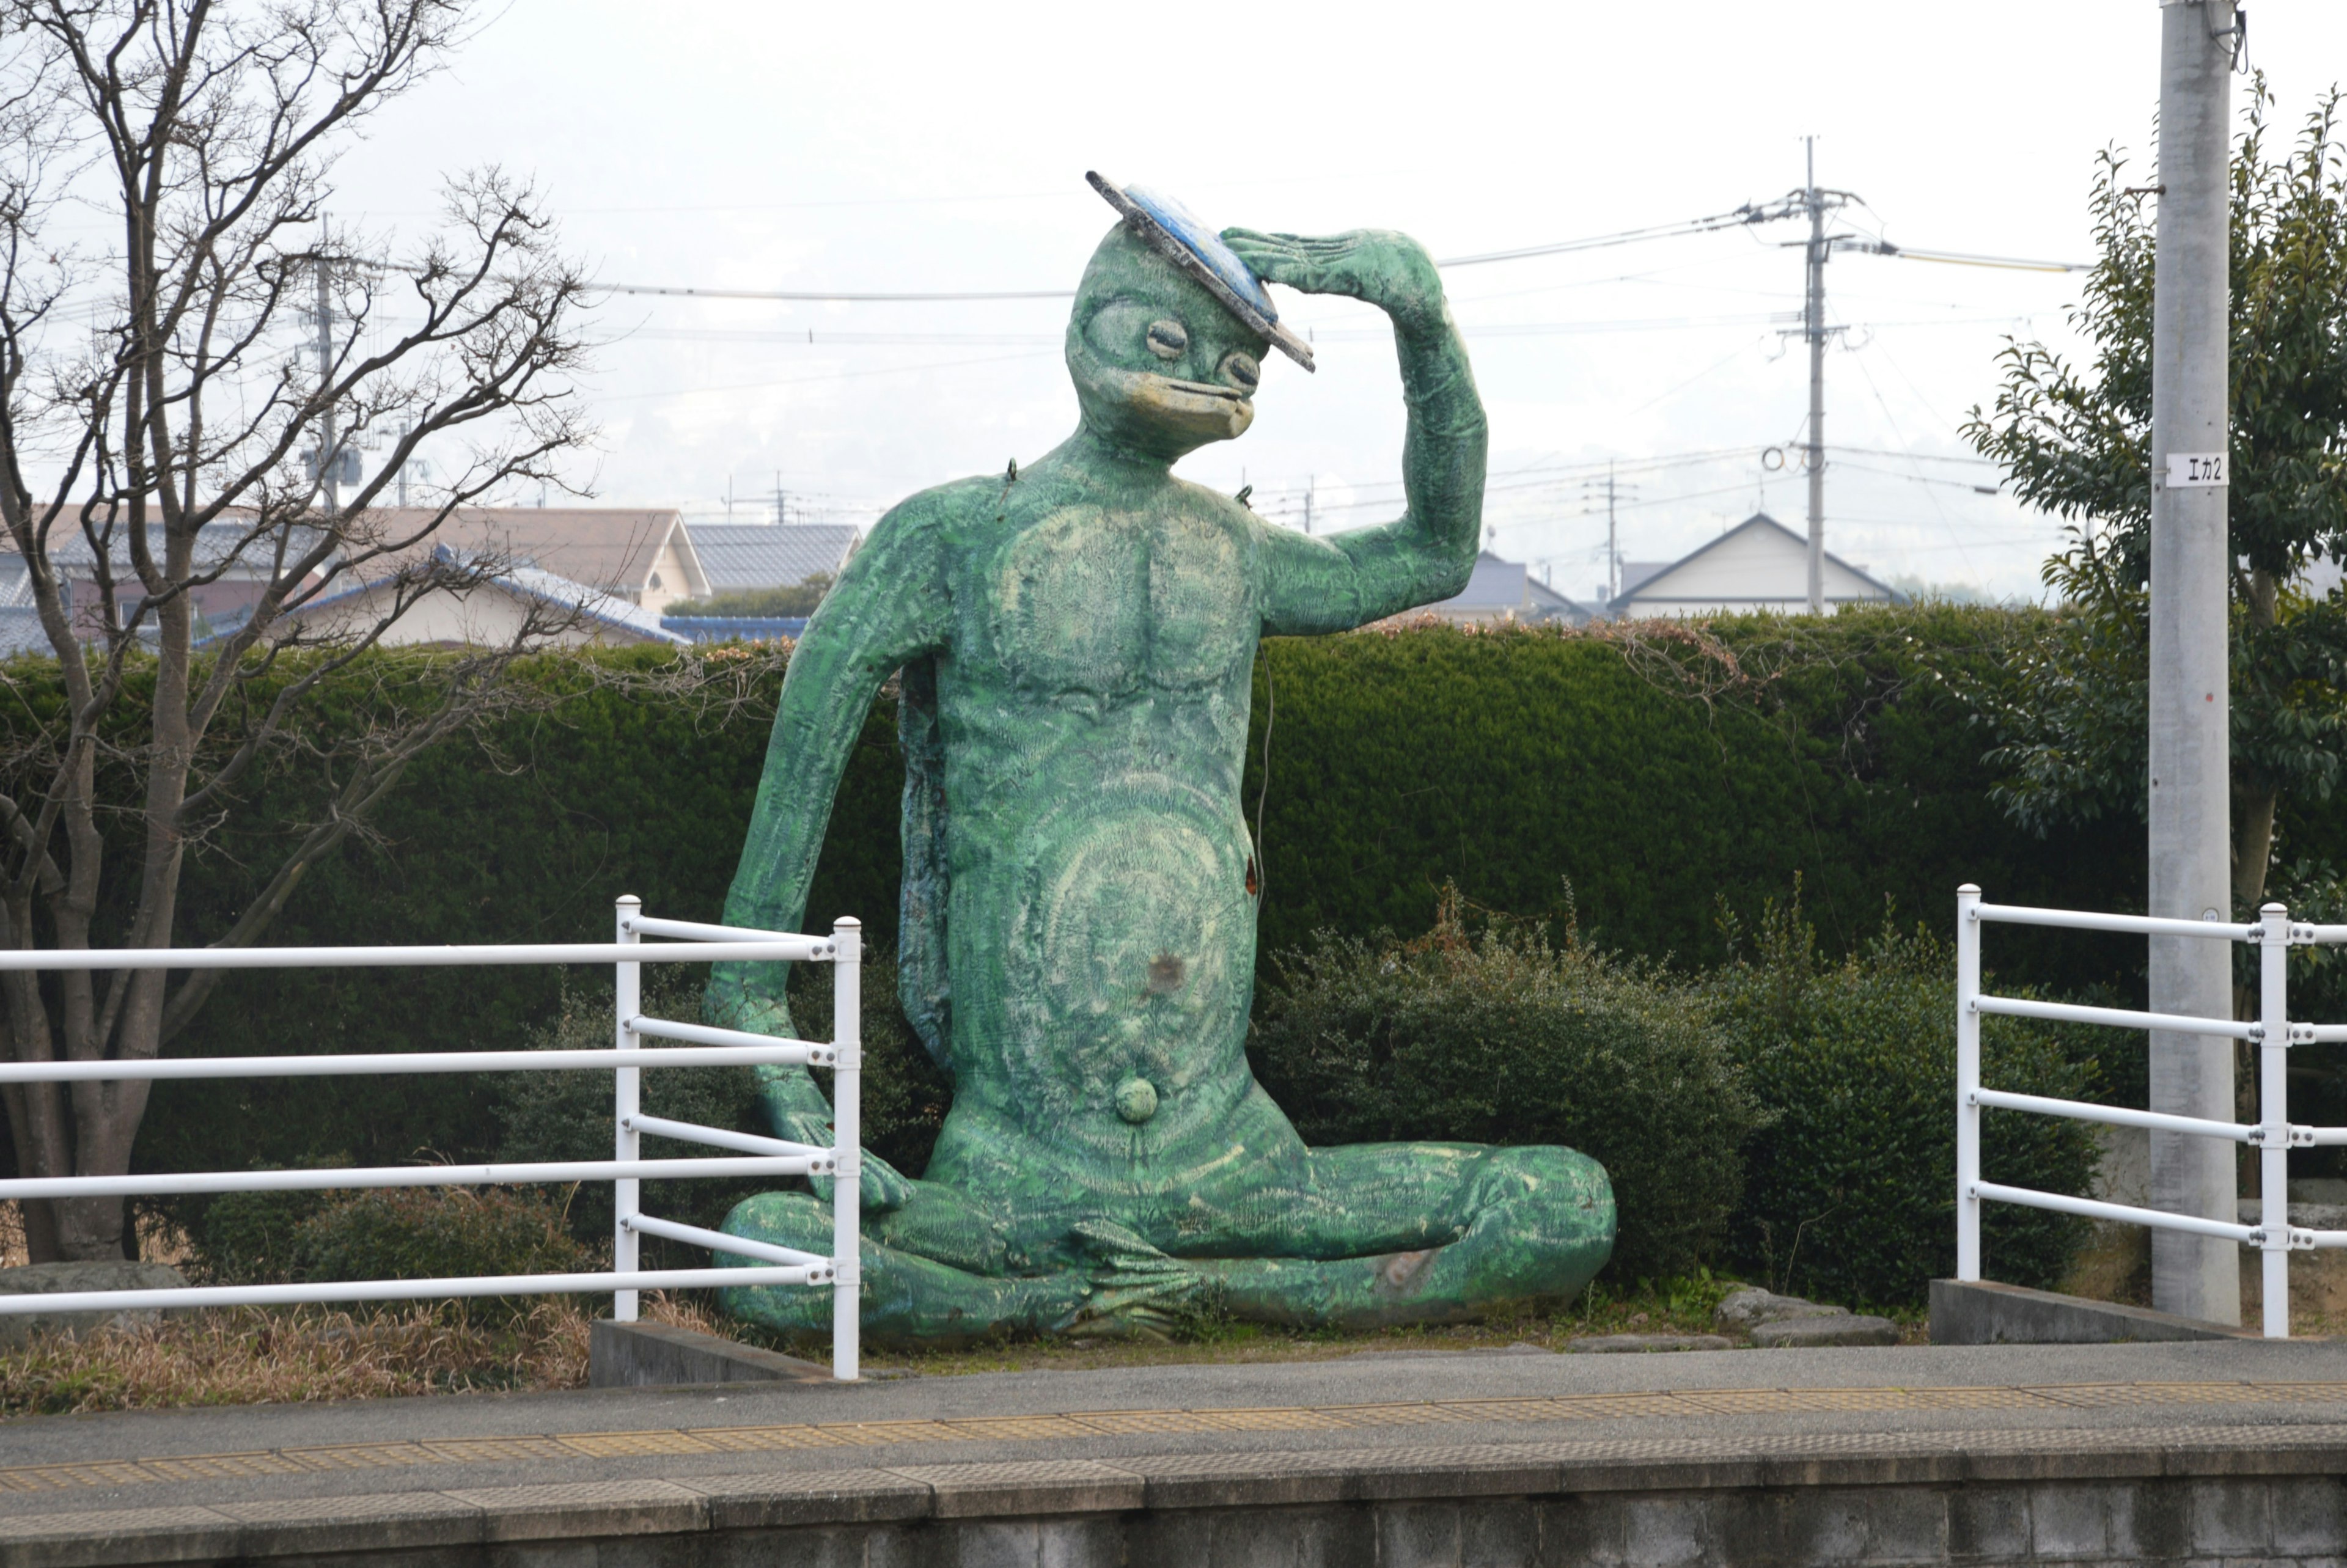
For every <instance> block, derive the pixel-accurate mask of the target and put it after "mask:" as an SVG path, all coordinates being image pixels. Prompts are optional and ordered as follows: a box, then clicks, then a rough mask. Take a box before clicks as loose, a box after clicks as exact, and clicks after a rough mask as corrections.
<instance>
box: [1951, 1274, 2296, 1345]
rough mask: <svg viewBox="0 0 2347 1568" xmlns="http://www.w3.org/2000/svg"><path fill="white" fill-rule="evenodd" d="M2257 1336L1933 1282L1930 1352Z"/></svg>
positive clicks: (2170, 1317) (2193, 1321) (2092, 1304)
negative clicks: (1970, 1347) (1933, 1347)
mask: <svg viewBox="0 0 2347 1568" xmlns="http://www.w3.org/2000/svg"><path fill="white" fill-rule="evenodd" d="M2260 1337H2262V1336H2260V1334H2259V1333H2258V1332H2257V1331H2256V1330H2255V1329H2250V1328H2236V1327H2232V1326H2231V1325H2229V1324H2225V1323H2204V1322H2202V1321H2201V1320H2200V1319H2199V1318H2197V1317H2178V1316H2176V1315H2175V1314H2174V1313H2172V1312H2155V1311H2153V1310H2152V1309H2151V1308H2150V1307H2122V1306H2120V1305H2118V1304H2117V1303H2116V1302H2110V1301H2089V1300H2087V1299H2086V1298H2085V1297H2084V1296H2058V1295H2056V1294H2055V1293H2054V1292H2053V1291H2050V1290H2031V1289H2029V1288H2028V1287H2026V1286H2019V1285H1998V1284H1995V1283H1993V1281H1986V1280H1956V1279H1935V1280H1933V1281H1932V1344H1934V1345H2114V1344H2119V1343H2123V1342H2127V1341H2135V1342H2138V1343H2140V1342H2146V1341H2153V1340H2178V1339H2258V1338H2260Z"/></svg>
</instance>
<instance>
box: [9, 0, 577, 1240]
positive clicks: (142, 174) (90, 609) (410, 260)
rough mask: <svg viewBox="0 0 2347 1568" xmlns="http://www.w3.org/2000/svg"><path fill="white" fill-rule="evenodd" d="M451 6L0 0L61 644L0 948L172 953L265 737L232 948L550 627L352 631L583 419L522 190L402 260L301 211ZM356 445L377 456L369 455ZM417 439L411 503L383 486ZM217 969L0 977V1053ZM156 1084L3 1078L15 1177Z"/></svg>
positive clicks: (39, 579)
mask: <svg viewBox="0 0 2347 1568" xmlns="http://www.w3.org/2000/svg"><path fill="white" fill-rule="evenodd" d="M464 13H465V6H464V5H462V4H460V3H458V0H272V3H267V4H261V3H254V4H248V5H238V4H232V3H223V4H212V3H210V0H0V522H5V527H6V530H7V539H6V542H5V545H6V549H7V550H9V551H13V553H14V556H15V559H14V560H11V559H9V558H8V555H7V554H5V553H0V582H13V583H14V585H15V588H16V589H17V591H18V592H19V593H20V594H21V595H22V596H23V599H24V600H25V601H26V602H28V603H29V604H30V605H31V606H32V607H33V608H34V610H36V612H37V620H38V625H39V629H40V633H41V635H42V637H43V639H45V641H46V645H47V649H48V650H49V651H51V652H53V653H54V654H55V657H56V671H54V675H53V676H52V675H51V674H50V673H48V672H47V671H46V667H41V668H40V669H39V670H37V671H35V672H34V673H30V674H27V673H26V671H27V670H31V669H33V667H29V666H17V667H15V671H14V672H13V675H14V677H15V678H10V677H0V682H5V690H7V692H8V693H9V695H10V696H11V697H12V699H13V700H14V709H13V711H12V712H9V713H8V714H7V715H6V726H7V733H8V739H7V748H8V749H7V753H6V754H5V755H0V946H5V947H12V948H40V947H52V948H89V947H92V946H122V947H146V948H161V947H169V946H170V945H172V943H173V941H174V939H175V931H176V908H177V900H178V895H179V885H180V880H181V877H182V876H183V874H184V872H185V870H186V868H187V865H188V857H189V854H190V849H191V847H193V846H195V845H198V844H200V842H201V840H202V838H203V836H204V835H205V834H206V833H207V832H209V831H210V830H211V829H212V828H214V827H216V826H217V825H219V824H220V822H221V821H222V819H223V817H224V816H225V815H226V814H228V813H230V812H231V811H232V810H233V809H234V808H235V807H236V805H237V804H238V798H239V792H240V790H241V789H244V788H249V787H250V786H251V784H252V782H253V780H254V778H255V776H256V770H257V769H260V770H262V771H267V769H266V768H264V767H263V764H268V766H269V767H271V768H277V769H278V770H279V771H280V772H282V768H283V766H285V765H292V766H294V767H296V768H297V769H301V770H305V771H304V772H303V776H304V777H306V778H307V779H309V780H310V782H311V784H313V788H314V793H315V796H316V798H317V801H318V809H317V812H316V814H315V820H314V823H313V825H312V826H311V827H310V828H309V829H308V830H307V831H306V832H304V833H302V834H301V835H298V836H297V837H296V838H295V840H294V841H293V842H291V843H289V844H287V845H284V846H283V859H282V863H280V864H279V865H277V866H276V867H275V869H274V873H273V875H272V876H271V877H270V878H269V879H268V882H267V885H266V888H265V891H264V892H263V893H262V895H261V897H258V898H257V899H255V900H254V902H253V904H252V905H251V907H249V908H247V909H246V910H244V911H243V912H242V914H241V917H240V918H239V919H238V920H237V921H236V922H235V924H234V926H233V927H232V928H231V929H230V930H228V931H227V932H225V933H221V934H220V935H219V936H218V937H217V943H218V944H219V945H241V944H247V943H251V942H252V941H253V940H255V939H256V938H258V937H259V936H260V935H261V933H262V931H263V930H264V929H265V928H266V927H268V925H269V923H270V922H271V920H272V918H274V917H275V916H276V915H277V913H278V911H279V910H280V909H281V908H282V907H283V905H284V902H285V899H286V897H287V896H288V895H289V894H290V893H291V892H292V889H293V887H294V886H295V885H296V884H297V883H298V882H299V881H300V880H301V878H302V875H303V873H304V872H305V871H306V870H308V869H309V868H310V867H311V866H314V865H315V864H317V862H318V860H319V859H320V858H321V857H322V856H325V855H328V854H330V853H332V852H333V849H334V848H335V846H336V845H339V844H340V843H341V842H342V841H343V839H344V838H345V837H347V836H348V835H350V834H352V833H353V832H354V831H361V830H362V829H363V827H364V823H365V821H366V819H367V816H368V814H369V812H370V810H371V809H372V808H373V807H374V805H375V804H377V803H378V802H379V801H381V800H382V798H383V797H384V794H385V792H386V791H388V790H390V789H391V788H392V787H393V785H394V784H395V783H396V782H397V780H398V778H399V776H400V774H401V773H402V771H403V770H404V769H405V766H406V764H408V762H409V761H410V760H411V759H413V758H414V757H415V755H417V754H418V753H420V752H421V751H423V750H424V749H425V748H426V747H428V746H430V745H432V744H434V743H436V742H438V741H440V740H442V739H444V738H445V737H446V736H448V735H449V734H451V733H456V732H457V731H459V730H461V729H464V728H466V726H468V725H472V724H476V723H478V722H480V721H481V720H482V718H483V717H484V716H485V715H489V714H493V713H494V712H497V709H498V708H499V706H500V704H501V703H504V702H509V701H512V700H513V698H512V695H511V693H512V691H513V689H514V687H515V685H516V683H515V682H505V681H503V680H501V677H503V676H504V675H505V674H506V673H507V666H508V665H509V664H510V663H511V662H512V661H514V660H515V659H516V658H517V657H518V656H520V655H521V654H522V653H523V652H525V651H528V650H530V649H532V648H535V647H538V646H542V645H543V644H544V643H545V642H546V641H547V640H548V638H549V637H550V636H552V635H553V634H555V633H557V632H559V631H561V630H564V625H563V622H564V621H565V620H566V619H567V617H566V615H565V613H564V612H563V611H561V610H559V609H558V610H554V611H552V612H546V611H540V612H539V613H538V614H536V615H534V616H532V617H531V618H529V619H528V621H527V623H526V624H525V625H524V627H523V628H522V630H520V631H519V632H518V634H517V635H515V636H514V637H512V638H511V639H509V640H507V641H503V642H501V643H500V644H499V645H498V646H495V647H489V648H477V649H473V650H469V651H465V652H461V653H448V654H444V655H439V656H436V657H429V658H424V657H411V658H405V659H387V658H385V657H384V656H381V655H373V656H371V655H370V651H371V650H374V649H375V648H376V647H377V645H378V644H379V643H380V642H381V641H382V640H383V638H384V632H385V630H386V629H387V628H388V627H389V625H390V623H391V622H392V621H393V620H395V619H397V618H398V616H399V615H400V614H401V613H402V612H404V611H405V610H408V609H409V608H411V607H412V606H413V605H415V602H416V601H417V600H418V599H420V598H421V597H423V596H425V595H427V594H434V593H464V592H466V591H467V590H469V589H475V588H477V587H479V586H481V585H483V584H484V583H486V582H487V581H489V580H491V579H495V578H496V577H497V576H498V575H499V574H500V572H501V571H502V570H503V569H505V568H506V566H507V563H505V562H501V561H499V560H497V559H495V557H494V555H493V554H492V553H489V552H486V551H477V552H474V553H469V554H467V553H464V552H460V551H454V550H451V549H448V548H435V540H434V536H435V535H436V533H437V532H439V530H441V529H442V528H443V526H444V525H445V524H446V522H447V521H448V519H449V518H451V517H452V516H455V515H456V513H457V509H458V508H459V507H465V506H466V505H467V504H472V503H477V502H480V501H483V500H484V499H485V498H487V497H490V496H491V494H492V492H494V491H496V490H497V489H498V488H499V487H504V486H508V485H511V484H512V483H514V482H515V481H517V480H520V481H533V480H534V481H538V482H541V483H544V482H559V480H556V478H555V476H554V472H553V469H554V464H555V461H556V459H557V458H558V457H559V455H561V454H563V453H564V452H566V451H567V450H569V449H570V448H572V447H574V446H577V445H579V442H580V441H581V440H582V438H583V432H582V427H581V425H580V423H579V419H578V416H577V415H576V413H575V410H574V408H573V406H572V405H571V404H570V402H569V398H568V373H569V372H570V371H571V370H573V369H574V368H575V367H576V365H577V364H578V363H579V355H580V353H581V343H580V340H579V336H578V333H577V329H576V326H575V324H574V323H575V321H576V317H577V315H578V303H579V292H580V289H581V283H580V281H579V276H578V274H577V272H575V271H574V270H573V269H572V268H570V267H569V265H568V264H566V263H565V262H564V261H562V260H561V258H560V257H559V255H558V254H557V253H556V251H555V250H554V245H553V236H552V233H551V231H550V230H549V228H548V224H547V222H546V220H544V219H543V218H542V217H541V216H539V215H538V213H537V212H536V210H534V200H533V198H532V195H531V193H530V192H529V191H528V190H527V189H526V188H524V187H522V186H520V185H518V184H517V183H516V182H514V181H512V180H509V179H507V178H505V177H504V176H502V175H500V174H498V173H497V172H495V171H494V170H492V171H489V172H486V173H479V174H475V175H471V176H467V177H464V178H462V179H457V180H456V181H455V182H453V183H452V185H451V187H450V192H449V197H448V212H447V219H448V220H447V222H446V224H445V225H444V226H443V229H442V232H441V234H440V236H439V237H437V238H436V239H434V240H433V241H429V242H427V243H425V245H424V246H423V247H422V248H421V249H420V250H418V251H415V253H413V254H412V255H408V256H406V257H405V258H404V259H389V258H383V257H376V258H370V257H368V256H366V255H365V254H364V250H365V247H364V245H362V244H361V243H360V242H359V241H356V240H355V239H354V238H353V237H351V236H347V235H342V234H338V233H336V232H335V231H333V229H332V227H331V226H330V225H329V224H328V223H327V221H326V220H325V217H324V212H323V204H324V202H325V201H326V200H327V198H328V196H329V194H330V191H329V187H328V184H327V175H328V173H329V171H330V169H331V168H332V164H333V154H334V151H335V149H336V148H337V147H338V146H340V145H343V144H346V143H347V142H348V140H349V139H350V138H352V137H353V136H354V134H355V133H356V132H357V130H358V129H359V128H360V127H361V126H362V124H363V122H364V119H365V118H366V117H367V116H368V115H369V114H370V113H372V112H373V111H374V109H376V108H379V107H380V106H381V105H383V104H384V102H385V101H386V100H387V99H389V98H392V97H395V96H397V95H398V94H400V93H401V92H403V91H404V90H405V89H406V88H408V87H412V86H413V85H414V84H415V83H416V82H417V81H418V80H420V79H421V78H423V77H425V75H427V74H428V73H429V72H430V71H431V70H432V69H433V68H434V67H435V66H436V63H437V62H438V61H440V60H442V59H443V58H445V57H446V53H447V51H448V50H449V49H450V48H451V47H452V46H454V45H455V44H456V42H458V41H459V36H460V33H461V29H462V27H463V26H464V23H465V19H466V18H465V15H464ZM93 218H95V219H96V220H97V221H96V222H95V224H93V222H92V221H91V220H92V219H93ZM93 234H95V235H96V236H97V238H91V236H92V235H93ZM361 446H370V447H375V446H380V447H382V448H384V451H383V457H382V461H381V462H380V464H379V465H378V466H376V471H375V473H374V477H371V478H362V477H359V476H358V475H357V474H356V473H355V471H354V470H355V468H356V466H357V465H356V459H355V456H354V454H355V453H356V452H357V451H358V450H359V449H360V447H361ZM425 450H428V451H430V452H431V454H432V456H433V458H434V460H435V461H436V463H437V464H438V465H439V466H440V468H441V476H440V482H439V483H438V484H437V485H436V486H434V487H432V489H431V492H430V496H429V500H430V502H431V504H430V505H428V506H425V507H420V508H419V507H386V506H384V505H383V504H382V503H383V492H384V488H385V487H386V486H387V485H391V484H394V483H395V482H396V476H398V475H399V474H400V472H401V471H402V469H403V467H404V466H406V465H408V464H409V463H411V462H412V461H414V460H415V459H416V457H417V455H418V453H419V452H423V451H425ZM10 571H15V572H19V573H21V574H22V575H21V577H20V578H15V579H8V578H6V577H5V574H6V573H8V572H10ZM223 600H236V601H237V602H235V603H234V604H233V606H232V610H233V614H229V613H223V612H222V610H221V606H222V603H223ZM207 603H209V604H210V605H211V606H212V607H213V612H212V613H211V614H207V613H206V611H205V606H206V604H207ZM214 616H218V618H219V624H215V621H214ZM362 660H366V661H367V663H366V664H365V665H364V666H362V667H360V668H358V669H356V670H355V671H354V665H357V664H358V663H359V661H362ZM370 671H372V672H373V673H374V677H375V681H376V697H377V699H378V700H377V701H375V702H373V703H372V705H369V704H368V703H367V702H361V703H360V704H359V707H360V708H361V709H362V710H363V712H361V714H360V716H359V717H358V718H357V719H356V720H355V721H350V720H348V718H347V703H344V704H343V711H344V713H345V722H343V723H340V724H339V726H338V727H336V728H334V729H333V733H332V735H331V738H321V737H322V734H323V733H324V732H323V731H321V730H319V729H318V728H317V726H315V725H314V724H313V723H310V720H309V718H308V716H307V714H308V712H309V710H310V709H314V707H315V703H314V702H313V699H314V698H315V697H317V696H318V695H319V694H321V692H322V689H323V688H324V687H325V686H326V683H328V682H337V684H336V685H335V687H334V688H333V690H335V691H336V692H341V693H343V694H344V695H345V696H346V695H347V692H348V691H349V689H350V688H351V685H352V683H353V682H354V681H359V682H364V680H365V679H366V678H367V676H368V675H369V673H370ZM338 678H340V679H339V681H338ZM52 680H54V682H55V684H54V687H50V686H49V685H48V682H50V681H52ZM36 687H38V688H41V689H42V691H41V692H35V691H34V690H33V689H34V688H36ZM36 699H37V700H36ZM342 701H343V699H342V698H338V702H342ZM305 704H308V708H307V709H305ZM271 759H275V761H274V762H272V761H271ZM289 760H290V763H289ZM125 774H128V777H127V778H126V777H125V776H124V775H125ZM109 802H111V803H113V804H111V805H109V804H108V803H109ZM110 814H111V815H110ZM98 925H104V926H105V927H107V928H106V930H104V931H103V932H102V933H99V935H101V936H103V937H104V938H105V939H104V940H102V941H94V940H93V931H94V927H97V926H98ZM209 991H210V976H209V975H206V974H197V975H192V976H183V977H181V978H180V979H179V981H178V982H177V984H176V985H175V984H173V983H171V979H170V977H169V976H168V975H167V974H165V973H163V972H161V971H157V970H132V971H113V972H103V973H87V972H82V971H64V972H54V973H51V974H49V975H48V976H46V978H44V977H40V976H35V975H31V974H9V975H7V976H5V977H0V1002H5V1006H0V1052H5V1054H6V1055H7V1056H9V1057H13V1058H14V1059H15V1060H16V1061H54V1060H57V1059H59V1058H66V1059H70V1060H75V1061H96V1060H121V1061H138V1060H145V1059H149V1058H151V1057H153V1056H155V1055H156V1054H157V1052H158V1051H159V1050H160V1049H161V1048H162V1046H163V1045H164V1044H165V1043H166V1042H167V1041H168V1040H169V1039H170V1038H171V1036H172V1035H173V1034H174V1033H175V1032H176V1031H177V1030H179V1029H180V1028H181V1027H182V1026H184V1025H185V1024H186V1023H187V1021H188V1020H189V1019H190V1017H191V1016H192V1015H193V1013H194V1012H195V1010H196V1009H198V1008H199V1007H200V1006H201V1004H202V1002H203V1000H204V999H205V997H206V996H207V995H208V994H209ZM147 1089H148V1086H147V1084H145V1083H143V1082H139V1081H119V1082H108V1083H81V1084H75V1085H71V1086H70V1087H69V1088H68V1087H67V1086H54V1087H52V1086H35V1087H28V1088H23V1089H18V1088H14V1087H12V1088H9V1089H7V1090H6V1091H5V1104H6V1109H7V1112H8V1117H9V1127H10V1131H11V1132H12V1133H13V1135H14V1137H15V1147H16V1151H17V1160H18V1163H19V1166H20V1168H21V1169H22V1170H23V1171H24V1173H26V1174H27V1175H43V1176H49V1175H67V1174H80V1175H102V1174H113V1173H121V1172H125V1171H127V1170H128V1165H129V1160H130V1155H131V1148H132V1143H133V1140H134V1138H135V1137H136V1135H137V1132H138V1124H139V1121H140V1119H141V1116H142V1115H143V1113H144V1111H145V1108H146V1102H147ZM26 1234H27V1236H28V1239H29V1241H30V1243H31V1246H32V1252H33V1255H34V1257H35V1258H36V1260H39V1259H46V1258H56V1257H63V1258H100V1257H108V1256H120V1255H122V1249H123V1240H124V1227H123V1208H122V1205H121V1204H120V1203H119V1202H118V1201H116V1200H112V1199H103V1200H81V1199H76V1200H71V1201H62V1202H56V1203H51V1204H28V1205H27V1213H26Z"/></svg>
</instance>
